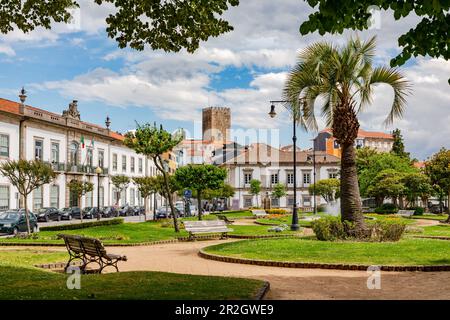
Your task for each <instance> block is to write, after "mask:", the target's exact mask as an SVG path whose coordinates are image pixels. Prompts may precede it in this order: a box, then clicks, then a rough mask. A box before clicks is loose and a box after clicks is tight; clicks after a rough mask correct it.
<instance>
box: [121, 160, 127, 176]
mask: <svg viewBox="0 0 450 320" xmlns="http://www.w3.org/2000/svg"><path fill="white" fill-rule="evenodd" d="M122 172H127V156H122Z"/></svg>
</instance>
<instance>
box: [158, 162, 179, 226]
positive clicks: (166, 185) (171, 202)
mask: <svg viewBox="0 0 450 320" xmlns="http://www.w3.org/2000/svg"><path fill="white" fill-rule="evenodd" d="M162 174H163V177H164V185H165V187H166V194H167V199H168V200H169V206H170V211H171V212H172V218H173V227H174V229H175V232H180V229H179V228H178V219H177V213H176V211H175V206H174V205H173V199H172V193H171V192H170V186H169V178H168V177H167V172H165V171H163V172H162Z"/></svg>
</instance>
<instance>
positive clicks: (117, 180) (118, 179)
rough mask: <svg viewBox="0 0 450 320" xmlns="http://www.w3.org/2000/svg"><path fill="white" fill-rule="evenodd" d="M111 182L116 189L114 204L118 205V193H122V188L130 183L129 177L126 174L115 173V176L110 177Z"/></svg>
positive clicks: (124, 188) (125, 187)
mask: <svg viewBox="0 0 450 320" xmlns="http://www.w3.org/2000/svg"><path fill="white" fill-rule="evenodd" d="M111 183H112V184H113V186H114V188H115V189H116V190H117V191H116V195H117V196H116V198H117V201H116V205H119V199H120V195H121V194H122V191H123V190H126V189H127V187H128V185H129V184H130V178H128V177H127V176H124V175H120V174H119V175H116V176H112V177H111ZM124 204H125V203H122V205H124Z"/></svg>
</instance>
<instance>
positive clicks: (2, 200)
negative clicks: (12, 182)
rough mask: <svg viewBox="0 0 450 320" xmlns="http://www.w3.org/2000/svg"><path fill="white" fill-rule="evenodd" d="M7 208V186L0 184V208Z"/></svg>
mask: <svg viewBox="0 0 450 320" xmlns="http://www.w3.org/2000/svg"><path fill="white" fill-rule="evenodd" d="M7 209H9V186H0V210H7Z"/></svg>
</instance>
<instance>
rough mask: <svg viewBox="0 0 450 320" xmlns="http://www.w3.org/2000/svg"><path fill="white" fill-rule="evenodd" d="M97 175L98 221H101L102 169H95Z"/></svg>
mask: <svg viewBox="0 0 450 320" xmlns="http://www.w3.org/2000/svg"><path fill="white" fill-rule="evenodd" d="M95 173H96V174H97V220H100V175H101V174H102V173H103V170H102V168H100V167H97V168H95Z"/></svg>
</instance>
